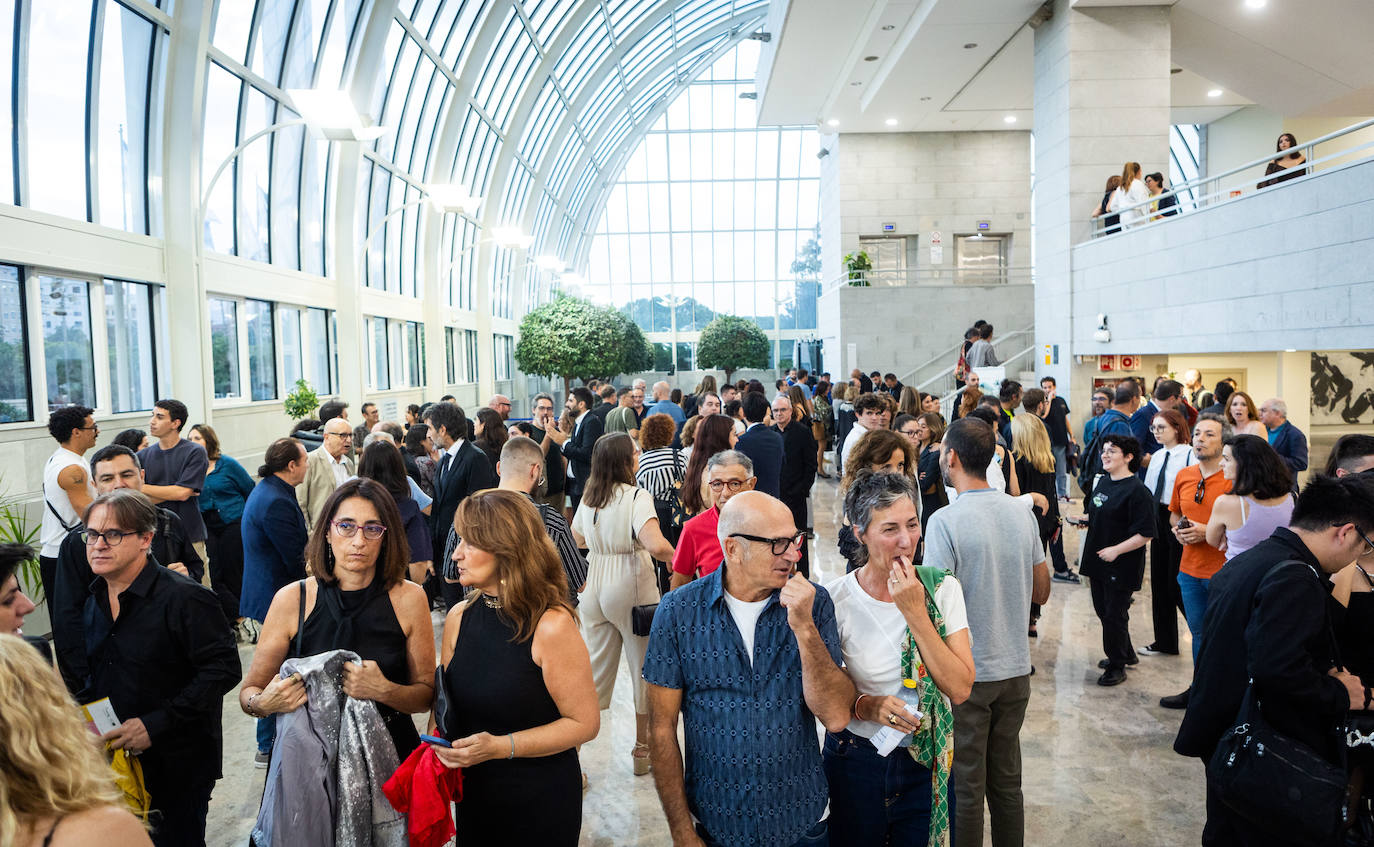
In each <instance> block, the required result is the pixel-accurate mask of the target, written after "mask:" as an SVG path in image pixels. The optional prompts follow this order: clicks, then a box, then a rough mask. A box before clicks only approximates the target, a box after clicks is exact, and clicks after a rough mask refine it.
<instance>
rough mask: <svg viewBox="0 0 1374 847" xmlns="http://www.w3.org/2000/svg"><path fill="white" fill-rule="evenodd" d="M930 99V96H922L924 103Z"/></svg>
mask: <svg viewBox="0 0 1374 847" xmlns="http://www.w3.org/2000/svg"><path fill="white" fill-rule="evenodd" d="M929 99H930V98H929V97H922V98H921V102H922V103H924V102H926V101H927V100H929Z"/></svg>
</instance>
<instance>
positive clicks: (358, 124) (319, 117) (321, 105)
mask: <svg viewBox="0 0 1374 847" xmlns="http://www.w3.org/2000/svg"><path fill="white" fill-rule="evenodd" d="M286 94H287V96H289V97H290V98H291V105H292V107H293V108H294V109H295V111H296V113H297V114H299V115H300V116H301V117H302V118H304V119H305V123H306V126H307V127H308V128H309V129H310V131H311V133H313V134H315V135H318V136H321V137H323V138H328V139H329V140H331V141H373V140H375V139H378V138H381V137H382V134H383V133H385V132H386V129H384V128H383V127H379V126H364V125H363V118H362V116H360V115H359V114H358V110H357V109H356V108H355V107H354V106H353V98H352V97H350V96H349V95H348V92H347V91H326V90H321V89H318V88H292V89H288V90H287V92H286Z"/></svg>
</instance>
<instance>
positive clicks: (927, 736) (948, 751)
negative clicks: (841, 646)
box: [902, 566, 954, 847]
mask: <svg viewBox="0 0 1374 847" xmlns="http://www.w3.org/2000/svg"><path fill="white" fill-rule="evenodd" d="M948 574H949V571H947V570H943V569H941V568H932V567H926V566H921V567H918V568H916V575H917V576H918V577H920V579H921V584H922V585H923V586H925V589H926V609H927V611H929V612H930V619H931V620H932V621H934V622H935V629H936V631H937V632H939V633H940V637H941V638H944V637H945V618H944V615H942V614H940V610H939V609H938V608H937V607H936V606H935V591H936V589H938V588H939V587H940V583H941V582H943V581H944V578H945V576H947V575H948ZM902 678H903V679H914V680H916V690H917V691H918V692H919V694H920V698H921V699H920V703H921V705H920V709H921V713H922V715H923V717H922V718H921V726H920V728H919V729H917V730H916V732H914V733H913V734H912V736H911V746H910V747H909V748H907V749H908V751H909V752H910V753H911V758H913V759H915V760H916V761H917V762H920V763H921V764H922V765H925V766H926V767H928V768H930V791H931V802H930V840H929V841H928V842H927V845H928V847H948V845H949V795H948V786H949V769H950V765H952V764H953V762H954V712H953V711H951V710H950V707H949V704H948V703H946V702H945V698H944V696H943V695H941V694H940V689H938V688H936V687H935V680H933V679H931V678H930V674H929V673H928V672H927V671H926V665H925V662H924V661H922V660H921V654H920V652H919V651H918V650H917V649H916V639H915V638H913V637H912V635H911V628H910V627H908V628H907V630H906V635H905V637H904V638H903V639H902Z"/></svg>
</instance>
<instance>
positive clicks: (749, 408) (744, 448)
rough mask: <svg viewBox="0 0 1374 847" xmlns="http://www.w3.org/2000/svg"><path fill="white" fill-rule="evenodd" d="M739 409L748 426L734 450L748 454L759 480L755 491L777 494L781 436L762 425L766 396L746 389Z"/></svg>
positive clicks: (780, 468)
mask: <svg viewBox="0 0 1374 847" xmlns="http://www.w3.org/2000/svg"><path fill="white" fill-rule="evenodd" d="M742 411H743V412H744V422H745V423H746V424H747V425H748V428H747V429H746V430H745V431H744V434H743V435H741V436H740V437H739V442H738V443H737V444H736V445H735V449H736V450H738V451H740V452H741V453H743V454H744V455H746V456H748V457H749V460H750V461H752V462H753V463H754V476H755V478H757V479H758V484H757V485H755V486H754V490H755V491H762V492H763V493H764V494H767V495H768V496H769V497H779V495H780V493H781V487H780V479H781V476H782V436H781V435H778V434H777V433H776V432H774V431H773V430H771V429H769V428H768V427H766V426H764V425H763V419H764V418H766V417H768V399H767V398H766V397H764V396H763V395H762V394H760V393H759V392H757V391H750V392H747V393H745V395H744V400H743V403H742ZM812 450H813V452H814V450H815V448H814V447H812ZM779 499H781V498H780V497H779Z"/></svg>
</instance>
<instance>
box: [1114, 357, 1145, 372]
mask: <svg viewBox="0 0 1374 847" xmlns="http://www.w3.org/2000/svg"><path fill="white" fill-rule="evenodd" d="M1118 364H1120V365H1121V369H1122V370H1123V371H1135V370H1139V369H1140V356H1138V355H1137V356H1122V357H1121V358H1120V360H1119V362H1118Z"/></svg>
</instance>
